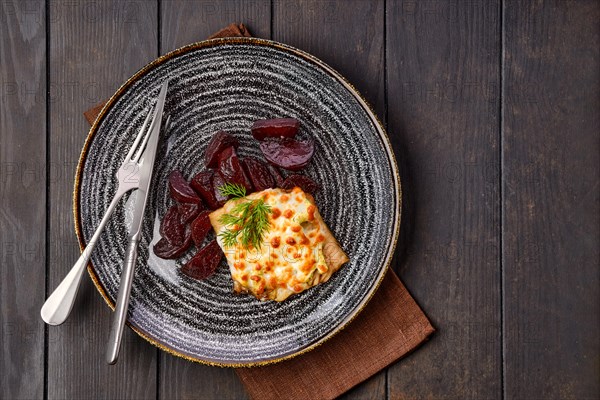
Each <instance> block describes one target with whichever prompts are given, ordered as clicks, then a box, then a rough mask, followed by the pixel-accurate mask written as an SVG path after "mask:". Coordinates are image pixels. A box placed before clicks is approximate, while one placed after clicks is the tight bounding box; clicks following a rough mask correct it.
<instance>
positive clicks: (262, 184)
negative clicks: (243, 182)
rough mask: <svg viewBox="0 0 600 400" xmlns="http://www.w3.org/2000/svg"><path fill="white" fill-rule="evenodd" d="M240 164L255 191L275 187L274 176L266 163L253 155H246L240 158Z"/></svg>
mask: <svg viewBox="0 0 600 400" xmlns="http://www.w3.org/2000/svg"><path fill="white" fill-rule="evenodd" d="M242 164H243V166H244V169H245V170H246V173H247V175H248V177H249V178H250V180H251V181H252V185H253V186H254V190H256V191H257V192H260V191H263V190H265V189H270V188H273V187H275V178H273V175H271V173H270V172H269V168H268V167H267V164H265V163H264V162H262V161H260V160H257V159H256V158H253V157H247V158H245V159H243V160H242Z"/></svg>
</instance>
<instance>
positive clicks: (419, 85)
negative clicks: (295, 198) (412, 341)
mask: <svg viewBox="0 0 600 400" xmlns="http://www.w3.org/2000/svg"><path fill="white" fill-rule="evenodd" d="M386 4H387V13H386V14H387V23H386V26H387V36H386V37H387V82H388V118H389V120H388V127H389V132H390V135H391V137H392V140H393V142H394V146H395V150H396V151H397V155H398V160H399V164H400V168H401V174H402V179H403V188H404V194H405V197H404V206H405V209H404V211H405V212H404V214H403V221H402V230H403V236H402V241H401V243H400V246H401V249H400V251H401V254H400V257H398V264H397V266H396V269H397V270H398V271H399V273H400V277H401V278H402V280H403V281H404V282H405V283H406V286H407V287H408V288H409V289H410V291H411V293H412V294H413V295H414V297H415V298H416V299H417V301H418V302H419V303H420V304H421V305H422V306H423V308H424V310H425V311H426V313H427V315H428V316H429V317H430V318H431V320H432V324H433V325H434V326H435V327H436V329H437V330H438V332H437V333H436V334H435V335H434V336H433V337H432V339H431V341H430V343H428V344H427V346H426V349H423V351H417V352H416V353H414V354H412V355H410V356H408V357H407V358H406V359H405V360H403V361H401V362H400V363H398V364H396V365H395V366H393V367H391V368H390V369H389V372H388V394H389V397H390V398H391V399H400V398H411V399H412V398H415V399H425V398H452V399H455V398H456V399H484V398H485V399H494V398H496V399H497V398H500V397H501V393H502V391H501V372H502V371H501V366H502V364H501V336H500V333H501V328H500V327H501V313H500V310H501V308H500V284H501V280H500V262H499V248H500V229H499V226H500V225H499V224H500V213H499V206H500V204H499V197H500V192H499V177H498V172H497V171H498V168H499V148H498V146H499V96H498V88H499V84H500V74H499V60H500V18H499V4H498V3H496V2H485V1H483V2H479V1H476V2H445V1H436V2H407V1H394V0H388V1H387V3H386Z"/></svg>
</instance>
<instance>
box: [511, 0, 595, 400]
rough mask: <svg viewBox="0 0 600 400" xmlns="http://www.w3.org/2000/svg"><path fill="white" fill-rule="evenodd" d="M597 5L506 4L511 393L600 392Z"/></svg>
mask: <svg viewBox="0 0 600 400" xmlns="http://www.w3.org/2000/svg"><path fill="white" fill-rule="evenodd" d="M599 5H600V3H598V2H593V1H581V2H575V3H565V2H562V1H550V2H544V3H532V4H527V3H523V2H519V1H509V2H506V3H505V5H504V10H505V12H504V15H505V17H504V18H505V19H504V21H505V22H504V24H505V43H506V46H505V60H506V62H505V65H504V77H505V78H504V85H503V92H504V96H503V98H504V109H503V119H502V122H503V128H504V129H503V131H504V135H503V143H502V144H503V146H502V149H503V167H504V168H503V171H504V173H503V176H502V178H503V181H502V186H503V204H504V224H503V237H504V241H503V243H504V246H503V260H504V287H505V296H504V314H505V315H504V321H505V324H504V343H505V349H504V350H505V351H504V359H505V371H506V376H505V385H506V389H505V393H506V397H507V398H514V399H527V398H561V399H595V398H598V397H599V396H600V352H599V348H598V340H599V339H598V327H600V302H599V301H598V288H599V287H600V279H599V278H600V276H599V275H600V273H599V265H600V255H599V252H598V238H599V237H600V224H599V215H600V207H599V205H600V203H599V193H600V185H599V183H600V182H599V181H598V175H599V173H598V172H599V169H600V159H599V158H600V157H599V150H600V141H599V137H598V132H599V130H600V117H599V111H600V98H599V93H600V69H599V67H598V64H599V61H600V60H599V54H598V52H599V43H600V40H599V39H600V25H599V24H598V21H600V7H599Z"/></svg>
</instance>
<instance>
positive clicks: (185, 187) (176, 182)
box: [169, 170, 200, 204]
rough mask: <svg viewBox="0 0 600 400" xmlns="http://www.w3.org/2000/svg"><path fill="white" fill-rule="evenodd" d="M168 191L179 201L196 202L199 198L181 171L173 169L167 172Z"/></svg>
mask: <svg viewBox="0 0 600 400" xmlns="http://www.w3.org/2000/svg"><path fill="white" fill-rule="evenodd" d="M169 192H170V193H171V197H172V198H173V199H175V200H177V201H178V202H180V203H192V204H197V203H199V202H200V198H199V197H198V195H197V194H196V192H194V190H193V189H192V188H191V187H190V185H189V184H188V182H187V181H186V180H185V178H184V177H183V175H182V174H181V172H179V171H177V170H175V171H173V172H171V173H170V174H169Z"/></svg>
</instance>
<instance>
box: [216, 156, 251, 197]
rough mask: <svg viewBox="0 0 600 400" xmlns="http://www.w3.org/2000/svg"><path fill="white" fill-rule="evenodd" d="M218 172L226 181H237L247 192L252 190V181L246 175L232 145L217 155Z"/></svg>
mask: <svg viewBox="0 0 600 400" xmlns="http://www.w3.org/2000/svg"><path fill="white" fill-rule="evenodd" d="M219 173H220V174H221V176H222V177H223V179H224V180H225V182H228V183H237V184H238V185H242V186H244V187H245V188H246V191H247V192H248V193H250V192H252V183H251V182H250V179H248V177H247V176H246V173H245V172H244V168H242V164H241V162H240V159H239V157H238V156H237V153H236V152H235V149H234V148H233V147H228V148H226V149H225V150H223V151H222V152H221V154H220V155H219Z"/></svg>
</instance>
